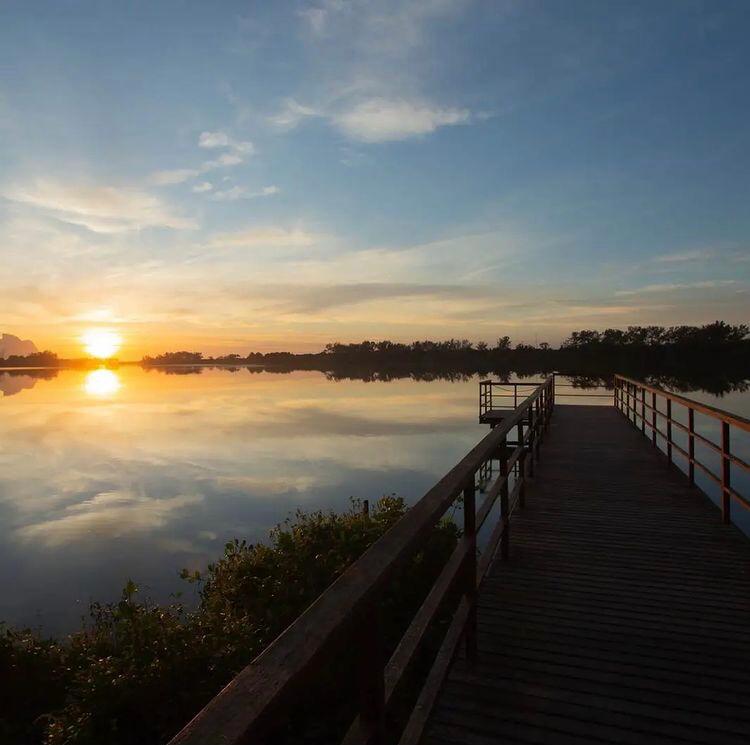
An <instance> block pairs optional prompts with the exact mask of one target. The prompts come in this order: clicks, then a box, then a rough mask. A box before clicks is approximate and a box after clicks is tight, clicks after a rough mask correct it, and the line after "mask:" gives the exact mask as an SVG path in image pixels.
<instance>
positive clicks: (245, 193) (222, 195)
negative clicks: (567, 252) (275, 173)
mask: <svg viewBox="0 0 750 745" xmlns="http://www.w3.org/2000/svg"><path fill="white" fill-rule="evenodd" d="M280 191H281V189H279V187H278V186H264V187H263V188H262V189H261V190H260V191H250V190H249V189H247V188H246V187H244V186H233V187H232V188H231V189H225V190H224V191H217V192H214V193H213V194H212V195H211V199H213V200H215V201H217V202H233V201H236V200H237V199H256V198H257V197H271V196H273V195H274V194H278V193H279V192H280Z"/></svg>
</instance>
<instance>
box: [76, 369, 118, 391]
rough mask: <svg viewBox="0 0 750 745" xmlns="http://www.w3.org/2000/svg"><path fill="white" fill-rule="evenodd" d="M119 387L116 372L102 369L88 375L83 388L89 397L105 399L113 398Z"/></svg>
mask: <svg viewBox="0 0 750 745" xmlns="http://www.w3.org/2000/svg"><path fill="white" fill-rule="evenodd" d="M121 385H122V383H120V376H119V375H118V374H117V373H116V372H113V371H112V370H107V369H105V368H102V369H100V370H92V371H91V372H90V373H88V375H86V381H85V382H84V384H83V387H84V389H85V390H86V393H88V394H89V395H90V396H100V397H107V396H114V395H115V393H117V391H119V390H120V387H121Z"/></svg>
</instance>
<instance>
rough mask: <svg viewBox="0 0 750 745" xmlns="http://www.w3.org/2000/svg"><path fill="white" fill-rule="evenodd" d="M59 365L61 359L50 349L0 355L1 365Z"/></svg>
mask: <svg viewBox="0 0 750 745" xmlns="http://www.w3.org/2000/svg"><path fill="white" fill-rule="evenodd" d="M59 365H60V359H59V358H58V356H57V355H56V354H55V353H54V352H50V351H44V352H34V353H33V354H27V355H19V354H12V355H11V356H10V357H0V367H59Z"/></svg>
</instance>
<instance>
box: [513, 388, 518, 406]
mask: <svg viewBox="0 0 750 745" xmlns="http://www.w3.org/2000/svg"><path fill="white" fill-rule="evenodd" d="M517 408H518V383H513V409H514V410H515V409H517Z"/></svg>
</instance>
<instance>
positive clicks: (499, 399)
mask: <svg viewBox="0 0 750 745" xmlns="http://www.w3.org/2000/svg"><path fill="white" fill-rule="evenodd" d="M544 382H545V381H539V380H537V381H534V382H529V383H503V382H501V381H499V380H480V381H479V418H480V420H481V418H482V417H483V416H484V415H485V414H487V413H488V412H490V411H498V410H500V409H516V408H518V402H519V401H523V400H524V399H525V398H526V396H527V395H528V394H529V391H531V390H534V389H536V388H538V387H539V386H540V385H544ZM519 388H520V389H521V390H520V395H519V390H518V389H519Z"/></svg>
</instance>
